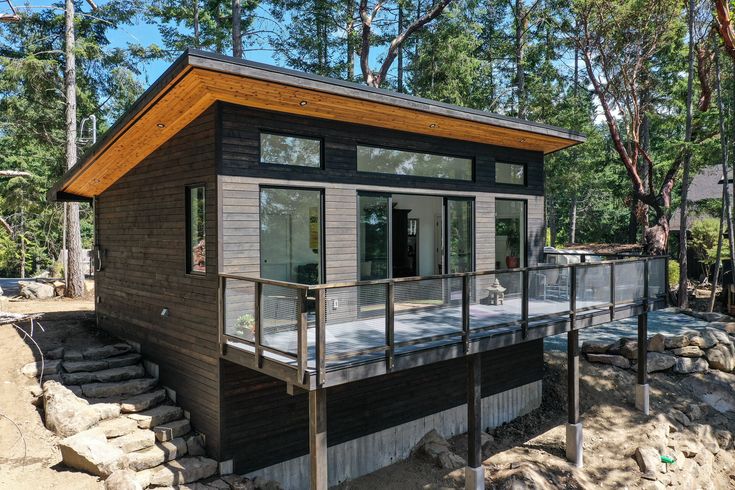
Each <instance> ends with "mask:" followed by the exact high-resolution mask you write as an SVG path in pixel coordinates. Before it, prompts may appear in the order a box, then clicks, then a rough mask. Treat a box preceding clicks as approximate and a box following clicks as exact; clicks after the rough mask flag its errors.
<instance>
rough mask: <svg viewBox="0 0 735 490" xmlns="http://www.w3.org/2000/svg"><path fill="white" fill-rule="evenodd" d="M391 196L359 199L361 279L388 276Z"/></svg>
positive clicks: (360, 196) (360, 197) (367, 196)
mask: <svg viewBox="0 0 735 490" xmlns="http://www.w3.org/2000/svg"><path fill="white" fill-rule="evenodd" d="M390 209H391V197H390V195H382V194H360V195H359V196H358V214H359V216H358V227H359V230H358V235H359V238H358V239H359V241H360V243H359V245H358V253H359V267H360V270H359V273H360V280H370V279H385V278H388V277H390V275H391V274H390V253H389V251H390V229H391V228H390V226H391V220H390Z"/></svg>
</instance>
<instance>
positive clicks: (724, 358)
mask: <svg viewBox="0 0 735 490" xmlns="http://www.w3.org/2000/svg"><path fill="white" fill-rule="evenodd" d="M733 350H735V349H733V346H731V345H724V344H720V345H716V346H714V347H712V348H711V349H708V350H707V354H706V357H707V362H709V367H710V368H712V369H719V370H720V371H725V372H727V373H729V372H731V371H732V370H733V369H735V352H733Z"/></svg>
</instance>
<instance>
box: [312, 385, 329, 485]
mask: <svg viewBox="0 0 735 490" xmlns="http://www.w3.org/2000/svg"><path fill="white" fill-rule="evenodd" d="M309 457H310V482H311V483H310V485H309V488H310V489H311V490H327V488H328V481H329V479H328V464H327V390H326V388H317V389H316V390H313V391H310V392H309Z"/></svg>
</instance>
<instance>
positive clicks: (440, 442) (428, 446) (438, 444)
mask: <svg viewBox="0 0 735 490" xmlns="http://www.w3.org/2000/svg"><path fill="white" fill-rule="evenodd" d="M414 451H415V452H416V453H418V454H422V455H424V456H427V457H428V458H429V459H432V460H434V459H436V458H438V457H439V455H440V454H442V453H445V452H447V451H449V442H448V441H447V440H446V439H444V438H443V437H442V436H441V435H439V433H438V432H437V431H436V430H434V429H432V430H430V431H429V432H427V433H426V435H424V437H422V438H421V440H420V441H419V442H418V443H417V444H416V447H415V448H414Z"/></svg>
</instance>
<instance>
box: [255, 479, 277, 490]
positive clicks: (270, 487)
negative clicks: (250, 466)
mask: <svg viewBox="0 0 735 490" xmlns="http://www.w3.org/2000/svg"><path fill="white" fill-rule="evenodd" d="M253 485H254V486H255V490H283V485H281V482H279V481H275V480H267V479H265V478H263V477H261V476H256V477H255V478H254V479H253Z"/></svg>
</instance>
